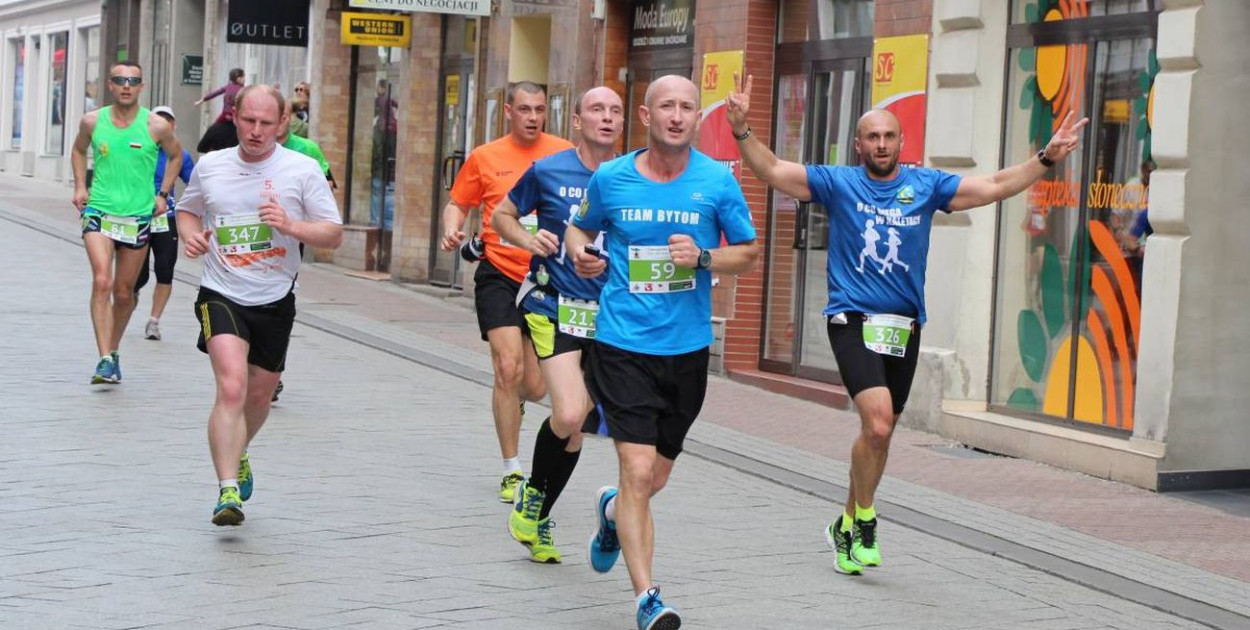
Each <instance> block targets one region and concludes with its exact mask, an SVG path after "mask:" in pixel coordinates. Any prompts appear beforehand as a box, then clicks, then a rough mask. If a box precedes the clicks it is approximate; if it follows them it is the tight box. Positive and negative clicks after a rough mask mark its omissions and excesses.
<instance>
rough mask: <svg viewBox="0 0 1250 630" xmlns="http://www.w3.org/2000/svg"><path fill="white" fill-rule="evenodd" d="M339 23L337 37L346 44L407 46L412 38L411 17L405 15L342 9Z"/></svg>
mask: <svg viewBox="0 0 1250 630" xmlns="http://www.w3.org/2000/svg"><path fill="white" fill-rule="evenodd" d="M339 25H340V26H339V38H340V40H341V41H342V43H344V44H347V45H356V46H395V47H399V48H407V47H408V42H409V41H410V40H411V39H412V17H410V16H407V15H386V14H383V13H352V12H348V11H344V12H343V17H342V21H341V22H340V23H339Z"/></svg>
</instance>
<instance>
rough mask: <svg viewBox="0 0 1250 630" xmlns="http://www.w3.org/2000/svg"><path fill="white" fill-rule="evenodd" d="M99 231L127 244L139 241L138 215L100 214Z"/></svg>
mask: <svg viewBox="0 0 1250 630" xmlns="http://www.w3.org/2000/svg"><path fill="white" fill-rule="evenodd" d="M100 233H101V234H104V235H105V236H107V237H109V238H111V239H113V240H115V241H117V242H118V243H125V244H127V245H134V244H135V243H138V242H139V217H115V216H112V215H109V214H102V215H100Z"/></svg>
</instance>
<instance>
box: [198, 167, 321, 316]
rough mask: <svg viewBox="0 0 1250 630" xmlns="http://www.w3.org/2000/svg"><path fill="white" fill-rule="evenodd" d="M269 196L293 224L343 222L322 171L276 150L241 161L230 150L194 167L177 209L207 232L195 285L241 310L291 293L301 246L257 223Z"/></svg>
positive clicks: (288, 237) (297, 270)
mask: <svg viewBox="0 0 1250 630" xmlns="http://www.w3.org/2000/svg"><path fill="white" fill-rule="evenodd" d="M271 196H272V197H274V198H276V200H277V202H278V205H280V206H282V208H283V209H284V210H286V213H287V215H288V216H289V217H290V218H291V219H293V220H296V221H328V222H330V223H336V224H341V223H342V219H340V218H339V209H338V203H337V202H336V201H335V200H334V195H333V193H331V192H330V185H329V183H328V182H326V178H325V175H324V174H323V173H322V172H321V167H320V166H319V165H318V164H317V162H316V161H315V160H313V159H312V158H310V157H308V156H306V155H302V154H300V153H296V152H295V151H291V150H290V149H284V148H282V147H281V146H279V147H276V148H275V149H274V152H273V155H271V156H269V158H268V159H266V160H265V161H263V162H244V161H243V160H242V159H241V158H240V157H239V149H238V148H231V149H225V150H221V151H213V152H212V153H208V154H206V155H204V156H203V157H202V158H201V159H200V162H199V163H198V164H196V165H195V171H194V172H193V173H192V175H191V183H190V184H187V188H186V191H184V192H183V193H182V197H181V198H179V199H178V212H189V213H191V214H193V215H195V216H197V217H200V218H201V219H202V220H203V221H204V226H205V227H206V228H209V229H212V230H213V234H212V236H211V238H210V239H209V251H208V253H207V254H205V255H204V275H203V276H202V277H201V278H200V286H203V287H205V288H208V289H212V290H213V291H216V292H218V293H220V294H222V295H224V296H226V297H228V298H230V299H231V300H234V301H235V302H238V303H239V304H242V305H244V306H258V305H261V304H269V303H271V302H276V301H278V300H280V299H282V298H284V297H286V294H287V293H289V292H290V291H291V288H292V284H293V283H294V282H295V275H296V273H298V272H299V263H300V255H299V241H298V240H297V239H295V238H294V237H291V236H287V235H285V234H281V233H279V232H278V231H277V230H273V229H270V228H269V227H268V226H266V225H264V224H263V223H261V221H260V219H259V216H258V215H259V212H260V205H261V204H262V203H264V201H265V200H266V199H267V198H269V197H271Z"/></svg>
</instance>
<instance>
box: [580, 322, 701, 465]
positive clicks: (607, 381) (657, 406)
mask: <svg viewBox="0 0 1250 630" xmlns="http://www.w3.org/2000/svg"><path fill="white" fill-rule="evenodd" d="M707 363H708V349H707V348H703V349H702V350H696V351H694V352H688V353H686V354H678V355H672V356H664V355H654V354H641V353H638V352H630V351H628V350H622V349H620V348H616V347H614V346H609V345H607V344H605V343H602V342H596V343H595V344H594V346H593V349H592V353H591V357H590V360H589V361H585V362H584V366H585V370H586V387H587V389H588V390H589V391H590V396H591V398H593V399H594V401H595V402H596V403H597V404H599V405H600V407H601V409H602V411H603V415H604V419H605V420H606V421H607V425H608V436H610V437H611V438H612V439H614V440H619V441H621V442H630V443H634V444H652V445H654V446H655V450H656V452H658V453H659V454H660V455H663V456H664V457H667V458H669V459H677V456H678V455H680V454H681V451H682V444H683V443H684V442H685V441H686V433H687V432H688V431H689V430H690V426H691V425H693V424H694V420H695V418H697V417H698V415H699V410H700V409H702V408H703V397H704V395H705V394H706V393H707Z"/></svg>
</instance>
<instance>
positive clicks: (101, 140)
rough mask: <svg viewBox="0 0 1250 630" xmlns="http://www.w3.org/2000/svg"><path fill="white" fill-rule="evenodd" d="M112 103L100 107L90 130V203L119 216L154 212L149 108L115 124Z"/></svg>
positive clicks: (156, 148)
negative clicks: (92, 167) (120, 124)
mask: <svg viewBox="0 0 1250 630" xmlns="http://www.w3.org/2000/svg"><path fill="white" fill-rule="evenodd" d="M112 109H113V108H112V106H109V107H101V108H100V113H99V115H97V116H96V123H95V131H94V132H92V133H91V151H92V157H93V159H94V161H95V174H94V175H93V176H92V180H91V196H90V197H89V198H88V200H87V207H89V208H93V209H95V210H99V211H100V212H102V213H104V214H111V215H114V216H120V217H133V216H145V215H151V214H152V209H153V208H154V207H155V206H156V191H154V190H153V189H152V188H153V187H152V181H153V180H154V179H156V154H157V152H158V151H160V150H161V149H160V146H159V145H157V144H156V141H155V140H153V139H152V135H151V134H149V133H148V115H149V113H150V112H149V111H148V110H147V109H146V108H143V107H140V108H139V113H138V114H137V115H135V120H134V122H132V123H130V125H129V126H128V127H125V128H124V129H122V128H118V127H117V126H116V125H114V124H113V117H112Z"/></svg>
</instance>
